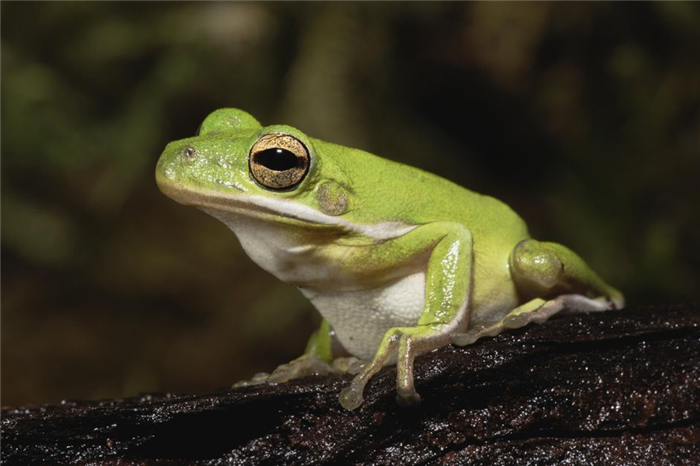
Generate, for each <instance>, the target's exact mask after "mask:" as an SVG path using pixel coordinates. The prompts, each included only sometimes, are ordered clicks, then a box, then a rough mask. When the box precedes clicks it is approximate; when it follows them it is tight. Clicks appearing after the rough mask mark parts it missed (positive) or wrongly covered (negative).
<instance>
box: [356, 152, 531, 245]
mask: <svg viewBox="0 0 700 466" xmlns="http://www.w3.org/2000/svg"><path fill="white" fill-rule="evenodd" d="M358 159H359V160H358ZM347 160H352V161H353V163H347V162H346V166H344V167H343V171H344V172H345V173H347V174H349V175H350V177H351V178H352V183H351V184H352V186H353V188H354V191H355V195H356V196H357V197H358V199H360V200H361V206H362V207H361V210H358V211H357V212H355V214H356V215H357V216H358V217H359V218H358V220H359V221H365V222H368V223H372V222H377V221H379V220H387V219H392V220H396V221H401V222H405V223H408V224H412V225H422V224H427V223H433V222H458V223H461V224H463V225H465V226H467V227H468V228H469V229H470V231H471V232H472V235H473V237H474V241H475V247H476V248H477V249H481V248H480V247H479V246H478V245H477V243H482V242H483V243H493V242H498V243H503V244H509V245H510V246H511V247H512V246H515V244H517V243H518V242H519V241H521V240H522V239H525V238H528V237H529V234H528V231H527V226H526V224H525V222H524V221H523V220H522V219H521V218H520V216H519V215H518V214H516V213H515V212H514V211H513V210H512V209H511V208H510V207H509V206H508V205H506V204H505V203H503V202H501V201H499V200H498V199H495V198H493V197H490V196H486V195H483V194H479V193H476V192H473V191H470V190H468V189H465V188H463V187H462V186H459V185H458V184H456V183H453V182H452V181H449V180H446V179H445V178H442V177H440V176H437V175H435V174H433V173H429V172H426V171H423V170H420V169H418V168H415V167H411V166H409V165H404V164H402V163H399V162H394V161H391V160H388V159H384V158H381V157H377V156H375V155H372V154H369V153H367V152H363V151H352V153H351V157H348V158H347ZM355 167H361V168H362V169H361V170H354V168H355ZM375 213H380V214H379V215H380V216H381V218H379V217H376V216H375ZM373 217H374V218H373Z"/></svg>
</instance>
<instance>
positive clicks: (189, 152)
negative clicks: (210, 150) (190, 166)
mask: <svg viewBox="0 0 700 466" xmlns="http://www.w3.org/2000/svg"><path fill="white" fill-rule="evenodd" d="M183 154H184V155H185V157H187V158H188V159H190V160H191V159H194V158H196V157H197V150H196V149H195V148H194V147H185V150H184V151H183Z"/></svg>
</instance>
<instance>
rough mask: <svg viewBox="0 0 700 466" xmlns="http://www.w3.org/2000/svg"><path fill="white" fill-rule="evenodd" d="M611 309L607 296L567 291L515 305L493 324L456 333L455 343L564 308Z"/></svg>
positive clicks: (539, 319) (493, 333) (466, 342)
mask: <svg viewBox="0 0 700 466" xmlns="http://www.w3.org/2000/svg"><path fill="white" fill-rule="evenodd" d="M610 309H611V306H610V302H609V301H608V300H607V299H606V298H596V299H591V298H586V297H585V296H581V295H578V294H565V295H561V296H557V297H556V298H554V299H551V300H549V301H547V300H544V299H542V298H535V299H533V300H532V301H528V302H527V303H525V304H523V305H521V306H518V307H516V308H515V309H513V310H512V311H511V312H509V313H508V314H507V315H506V316H505V317H504V318H503V319H501V320H500V321H498V322H496V323H495V324H493V325H489V326H486V327H477V328H473V329H469V330H468V331H467V332H466V333H457V334H454V335H453V336H452V343H454V344H455V345H458V346H466V345H471V344H472V343H474V342H475V341H476V340H478V339H479V338H483V337H492V336H496V335H498V334H499V333H501V332H502V331H504V330H506V329H515V328H520V327H524V326H525V325H527V324H529V323H530V322H534V323H537V324H540V323H542V322H545V321H546V320H547V319H549V318H550V317H552V316H553V315H554V314H557V313H558V312H561V311H563V310H566V311H568V312H600V311H607V310H610Z"/></svg>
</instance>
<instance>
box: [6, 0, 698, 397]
mask: <svg viewBox="0 0 700 466" xmlns="http://www.w3.org/2000/svg"><path fill="white" fill-rule="evenodd" d="M0 8H1V13H2V83H1V85H2V394H3V399H2V402H3V404H5V405H7V404H19V403H40V402H57V401H59V400H60V399H62V398H65V397H68V398H97V397H114V396H125V395H133V394H135V393H137V392H142V391H154V390H163V391H164V390H168V391H203V390H207V389H213V388H216V387H219V386H225V385H228V384H230V383H232V382H234V381H236V380H239V379H242V378H244V377H249V376H250V375H252V374H253V373H254V372H255V371H258V370H270V369H272V368H274V367H275V365H276V364H279V363H282V362H284V361H286V360H288V359H291V358H293V357H295V356H297V355H298V354H299V353H300V352H301V351H302V350H303V347H304V343H305V340H306V338H307V336H308V334H309V333H310V332H311V331H312V330H313V327H314V326H315V325H316V323H317V322H318V320H317V317H316V316H315V313H314V311H313V310H312V308H311V306H310V305H309V304H308V303H307V302H306V301H305V300H304V299H303V298H302V297H301V296H300V295H299V293H298V292H297V291H296V290H295V289H293V288H292V287H289V286H287V285H284V284H281V283H279V282H277V281H276V280H275V279H274V278H273V277H271V276H269V275H267V274H266V273H265V272H263V271H262V270H260V269H258V268H257V267H256V266H255V265H254V264H253V263H252V262H251V261H250V260H249V259H248V258H247V257H246V256H245V254H244V253H243V252H242V250H241V248H240V246H239V244H238V242H237V240H236V239H235V237H234V236H233V235H232V234H231V233H230V232H229V231H228V230H227V229H226V228H225V227H224V226H223V225H222V224H219V223H217V221H216V220H214V219H213V218H210V217H208V216H206V215H205V214H203V213H200V212H198V211H196V210H194V209H192V208H186V207H182V206H180V205H177V204H175V203H174V202H172V201H170V200H169V199H167V198H165V197H164V196H162V195H161V194H160V193H159V192H158V190H157V188H156V186H155V182H154V179H153V170H154V165H155V162H156V160H157V158H158V156H159V153H160V151H161V150H162V148H163V147H164V146H165V144H166V143H167V142H168V141H170V140H174V139H179V138H183V137H187V136H190V135H192V134H193V133H194V131H195V130H196V128H197V127H198V126H199V124H200V122H201V121H202V119H203V118H204V117H205V116H206V115H207V113H208V112H210V111H212V110H214V109H216V108H220V107H239V108H243V109H245V110H247V111H249V112H251V113H252V114H253V115H255V116H256V117H257V118H258V119H260V120H261V121H262V122H263V123H265V124H271V123H287V124H290V125H294V126H298V127H300V128H301V129H303V130H304V131H306V132H308V133H309V134H311V135H313V136H316V137H319V138H322V139H327V140H330V141H333V142H337V143H341V144H346V145H350V146H353V147H360V148H363V149H366V150H369V151H371V152H374V153H377V154H380V155H382V156H385V157H388V158H392V159H395V160H399V161H402V162H405V163H408V164H413V165H416V166H419V167H421V168H424V169H426V170H430V171H433V172H435V173H438V174H440V175H442V176H445V177H447V178H450V179H452V180H454V181H456V182H457V183H460V184H462V185H464V186H466V187H469V188H471V189H474V190H476V191H480V192H484V193H488V194H491V195H494V196H496V197H499V198H501V199H503V200H504V201H506V202H508V203H509V204H511V205H512V206H513V207H514V208H515V209H516V210H517V211H518V212H520V213H521V214H522V215H523V217H524V218H526V219H527V221H528V223H529V225H530V226H531V230H532V232H533V234H534V235H535V236H537V237H538V238H542V239H548V240H553V241H559V242H562V243H564V244H566V245H568V246H570V247H572V248H573V249H575V250H577V251H578V252H579V253H580V254H581V255H582V256H584V257H585V258H586V259H587V260H588V261H589V262H590V263H591V264H592V266H593V267H594V268H596V269H597V270H599V271H600V272H601V274H602V275H603V276H604V277H605V278H607V279H608V280H609V281H610V282H611V283H613V284H615V285H616V286H618V287H619V288H620V289H622V290H623V291H625V292H626V294H627V296H628V299H629V300H630V301H631V303H632V304H634V303H648V302H652V301H673V300H690V299H695V300H697V299H698V297H699V296H700V291H698V282H699V279H700V267H699V266H700V238H699V235H698V232H700V221H699V220H698V219H699V216H698V213H699V208H698V202H699V201H700V196H698V189H697V186H698V181H699V180H700V177H699V175H700V153H699V150H698V146H699V144H700V131H699V129H700V110H699V109H700V61H699V60H698V57H700V50H699V49H700V9H699V8H698V5H697V4H693V3H683V2H668V3H667V2H663V3H635V4H630V3H575V4H570V3H498V2H497V3H490V2H479V3H413V2H411V3H376V4H375V3H218V2H214V3H181V2H178V3H165V2H151V3H138V2H127V3H107V2H96V3H88V2H51V3H15V2H11V3H7V2H3V3H2V4H1V5H0ZM446 202H449V200H446Z"/></svg>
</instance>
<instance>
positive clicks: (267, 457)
mask: <svg viewBox="0 0 700 466" xmlns="http://www.w3.org/2000/svg"><path fill="white" fill-rule="evenodd" d="M394 377H395V369H394V368H391V367H390V368H386V369H384V370H383V371H382V372H381V373H380V374H379V375H378V376H376V377H375V378H374V379H373V380H372V381H371V382H370V384H369V385H368V387H367V390H366V392H365V404H364V405H363V406H362V407H361V408H360V409H358V410H356V411H353V412H348V411H345V410H343V409H342V408H341V407H340V405H339V404H338V398H337V397H338V392H339V390H340V389H341V388H342V387H343V386H344V385H345V384H346V383H347V381H348V380H349V377H340V376H330V377H308V378H305V379H300V380H297V381H293V382H290V383H286V384H281V385H276V386H275V385H259V386H253V387H246V388H239V389H227V390H221V391H217V392H214V393H209V394H204V395H149V396H142V397H137V398H130V399H125V400H110V401H79V402H65V403H63V404H61V405H59V406H41V407H28V408H10V409H5V410H3V412H2V414H3V418H2V460H3V463H6V464H65V463H72V462H99V463H101V464H103V463H105V462H107V463H111V464H132V463H143V462H151V463H156V462H157V463H159V464H161V463H168V464H169V463H178V464H180V463H192V462H202V463H207V464H243V463H245V464H337V463H353V464H357V463H359V464H406V463H408V464H436V463H438V464H470V465H510V464H514V465H531V464H537V465H542V464H552V465H559V464H569V465H590V464H601V465H602V464H604V465H632V464H634V465H655V466H656V465H681V464H688V465H690V464H698V461H699V458H700V312H698V310H697V308H695V307H683V306H676V307H656V308H646V309H632V310H625V311H620V312H608V313H603V314H591V315H581V316H565V317H559V318H555V319H552V320H551V321H550V322H548V323H546V324H543V325H531V326H529V327H527V328H524V329H520V330H517V331H510V332H506V333H503V334H501V335H499V336H498V337H495V338H490V339H485V340H482V341H480V342H477V343H476V344H474V345H472V346H469V347H466V348H457V347H447V348H443V349H441V350H439V351H435V352H433V353H430V354H427V355H425V356H423V357H420V358H418V359H417V361H416V381H417V387H418V390H419V392H420V393H421V395H422V397H423V403H422V404H421V405H420V406H418V407H415V408H410V409H407V408H401V407H399V406H398V405H397V404H396V403H395V401H394V395H395V389H394V383H395V380H394Z"/></svg>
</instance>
